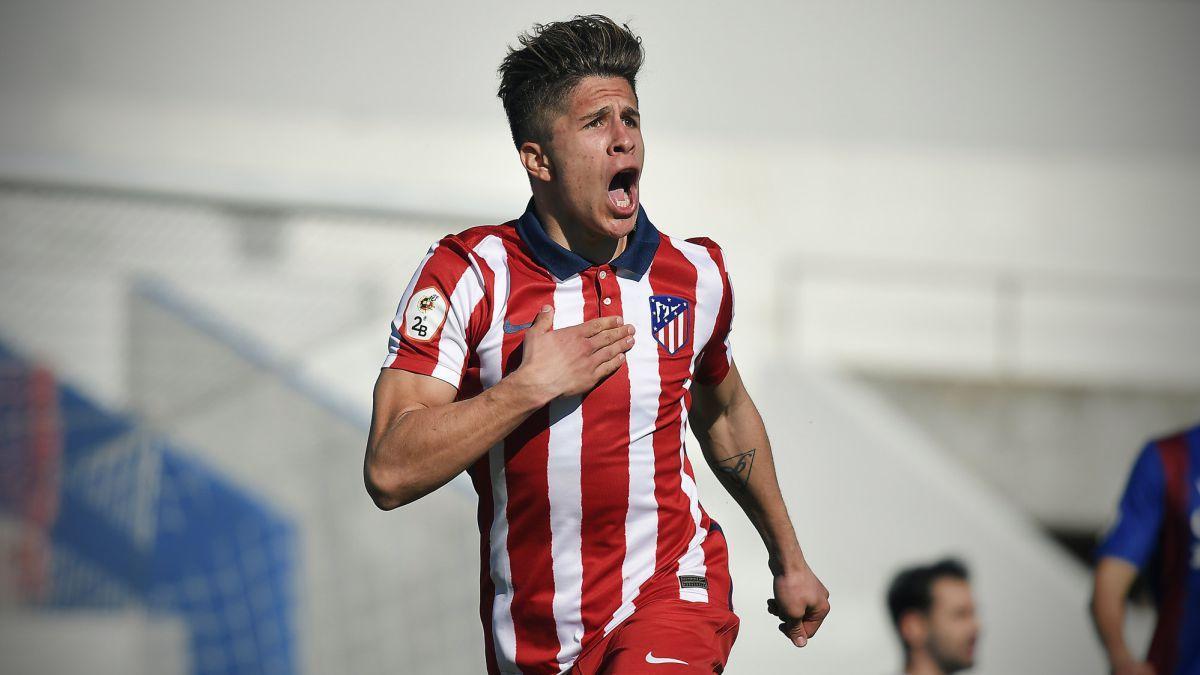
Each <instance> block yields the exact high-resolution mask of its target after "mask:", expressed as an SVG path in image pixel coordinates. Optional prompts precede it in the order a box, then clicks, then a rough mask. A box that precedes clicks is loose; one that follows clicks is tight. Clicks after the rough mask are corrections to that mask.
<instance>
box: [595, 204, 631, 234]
mask: <svg viewBox="0 0 1200 675" xmlns="http://www.w3.org/2000/svg"><path fill="white" fill-rule="evenodd" d="M635 225H637V212H636V211H635V212H634V214H633V216H631V217H629V218H618V217H616V216H614V215H611V214H609V215H606V216H605V217H604V218H603V219H602V220H600V221H599V222H598V223H597V224H596V226H595V227H594V228H593V229H594V230H595V231H596V232H597V233H599V234H601V235H603V236H605V237H608V238H609V239H620V238H621V237H624V236H627V235H629V234H630V233H631V232H633V228H634V226H635Z"/></svg>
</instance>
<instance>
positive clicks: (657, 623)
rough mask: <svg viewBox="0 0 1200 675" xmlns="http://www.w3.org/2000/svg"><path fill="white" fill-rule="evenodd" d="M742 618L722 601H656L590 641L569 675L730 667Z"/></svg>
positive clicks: (669, 673) (668, 673) (655, 674)
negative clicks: (592, 642) (602, 635)
mask: <svg viewBox="0 0 1200 675" xmlns="http://www.w3.org/2000/svg"><path fill="white" fill-rule="evenodd" d="M739 623H740V621H739V620H738V618H737V615H736V614H734V613H733V612H731V611H729V610H728V609H725V608H724V607H721V606H718V605H712V604H708V603H702V602H688V601H687V600H678V599H663V600H655V601H653V602H651V603H649V604H647V605H645V606H643V607H639V608H638V609H637V610H636V611H634V613H633V614H632V615H631V616H630V617H629V618H628V619H625V621H623V622H621V624H620V625H619V626H617V627H616V628H615V629H613V631H612V632H611V633H609V634H608V635H606V636H604V638H603V639H601V640H600V641H599V642H597V643H595V644H593V645H590V646H589V647H588V649H586V650H585V651H584V652H583V654H581V655H580V656H579V658H578V659H577V660H576V661H575V665H574V666H573V667H572V668H571V670H570V671H568V673H569V675H625V674H626V673H646V674H647V675H660V674H661V675H679V674H682V673H690V674H698V673H705V674H709V673H720V672H721V671H723V670H724V669H725V662H726V661H727V660H728V659H729V651H730V650H731V649H733V641H734V640H735V639H737V633H738V624H739Z"/></svg>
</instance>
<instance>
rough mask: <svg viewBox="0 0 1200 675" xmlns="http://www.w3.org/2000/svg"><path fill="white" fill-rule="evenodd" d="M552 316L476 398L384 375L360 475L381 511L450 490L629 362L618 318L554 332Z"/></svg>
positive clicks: (418, 378)
mask: <svg viewBox="0 0 1200 675" xmlns="http://www.w3.org/2000/svg"><path fill="white" fill-rule="evenodd" d="M553 317H554V312H553V310H551V309H550V308H549V307H546V308H544V309H543V310H542V311H541V312H539V313H538V315H537V317H536V318H535V319H534V322H533V325H531V326H530V327H529V328H528V329H527V330H526V333H525V340H524V343H523V345H524V346H523V349H524V356H523V358H522V362H521V366H520V367H519V368H517V370H516V371H514V372H513V373H511V374H509V375H508V376H507V377H505V378H503V379H502V380H501V381H500V382H498V383H497V384H496V385H495V386H493V387H491V388H489V389H487V390H485V391H484V392H483V393H481V394H479V395H478V396H474V397H472V398H469V399H465V400H462V401H455V400H454V398H455V396H456V395H457V390H456V389H455V388H454V387H453V386H451V385H449V384H447V383H446V382H443V381H441V380H438V379H437V378H433V377H429V376H426V375H418V374H416V373H410V372H407V371H402V370H385V371H383V372H381V373H380V374H379V379H378V380H377V381H376V383H375V405H374V411H373V414H372V419H371V432H370V436H369V437H368V439H367V451H366V459H365V461H364V465H363V477H364V480H365V482H366V486H367V492H368V493H369V494H370V495H371V498H372V499H373V500H374V501H375V504H376V505H377V506H379V508H381V509H394V508H396V507H398V506H403V505H404V504H408V503H409V502H412V501H414V500H417V499H420V498H421V497H424V496H425V495H427V494H429V493H430V492H433V491H434V490H436V489H438V488H439V487H441V486H442V485H445V484H446V483H447V482H448V481H449V480H450V479H451V478H453V477H454V476H456V475H458V474H459V473H461V472H462V471H463V470H464V469H466V468H467V467H469V466H470V465H471V464H472V463H474V462H475V461H476V460H478V459H479V458H480V457H482V456H483V454H484V453H486V452H487V451H488V449H489V448H491V447H492V446H493V445H495V444H496V443H497V442H499V441H500V440H501V439H503V438H504V437H505V436H507V435H508V434H509V433H511V432H512V430H513V429H515V428H516V427H517V426H518V425H519V424H520V423H521V422H522V421H524V420H525V419H526V418H527V417H529V415H530V414H532V413H533V412H534V411H536V410H538V409H539V408H541V407H542V406H544V405H546V404H547V403H549V402H550V401H551V400H553V399H555V398H557V397H559V396H568V395H573V394H578V393H582V392H584V391H587V390H589V389H591V388H592V387H594V386H596V383H597V382H599V381H600V380H602V379H604V378H605V377H608V376H609V375H611V374H612V373H613V372H615V371H616V370H617V368H619V367H620V366H621V364H622V363H624V361H625V352H626V351H628V350H629V348H630V347H631V346H632V345H633V338H632V335H633V326H630V325H622V321H621V319H620V317H604V318H600V319H593V320H592V321H588V322H585V323H583V324H580V325H578V326H571V327H569V328H562V329H559V330H551V329H550V327H551V326H552V325H553Z"/></svg>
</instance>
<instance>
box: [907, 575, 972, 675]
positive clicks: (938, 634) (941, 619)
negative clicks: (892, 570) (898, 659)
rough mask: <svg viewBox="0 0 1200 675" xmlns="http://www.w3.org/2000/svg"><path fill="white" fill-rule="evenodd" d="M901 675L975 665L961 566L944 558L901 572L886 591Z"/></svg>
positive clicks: (931, 674)
mask: <svg viewBox="0 0 1200 675" xmlns="http://www.w3.org/2000/svg"><path fill="white" fill-rule="evenodd" d="M887 605H888V612H889V613H890V614H891V617H892V624H893V625H894V626H895V627H896V634H897V636H898V637H899V638H900V644H901V645H902V646H903V648H904V670H903V672H904V673H905V675H948V673H957V672H959V671H962V670H966V669H968V668H971V667H972V666H974V665H975V643H976V641H977V640H978V639H979V621H978V620H977V619H976V617H975V601H974V600H973V599H972V597H971V583H970V580H969V578H968V575H967V568H966V567H965V566H963V564H962V563H960V562H958V561H957V560H952V559H946V560H941V561H938V562H935V563H933V564H932V565H928V566H921V567H910V568H908V569H905V570H902V571H901V572H900V573H899V574H897V575H896V578H895V579H893V580H892V585H891V586H890V587H889V588H888V594H887Z"/></svg>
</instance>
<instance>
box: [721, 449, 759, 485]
mask: <svg viewBox="0 0 1200 675" xmlns="http://www.w3.org/2000/svg"><path fill="white" fill-rule="evenodd" d="M754 452H755V449H754V448H751V449H750V450H747V451H746V452H743V453H742V454H740V455H734V456H733V457H728V458H726V459H722V460H720V461H718V462H716V463H715V464H714V465H713V468H714V469H716V470H717V477H718V478H721V479H722V482H724V483H726V484H727V485H728V487H729V488H731V489H732V488H737V489H738V490H741V491H744V490H745V489H746V486H748V485H749V484H750V470H751V469H753V468H754Z"/></svg>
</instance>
